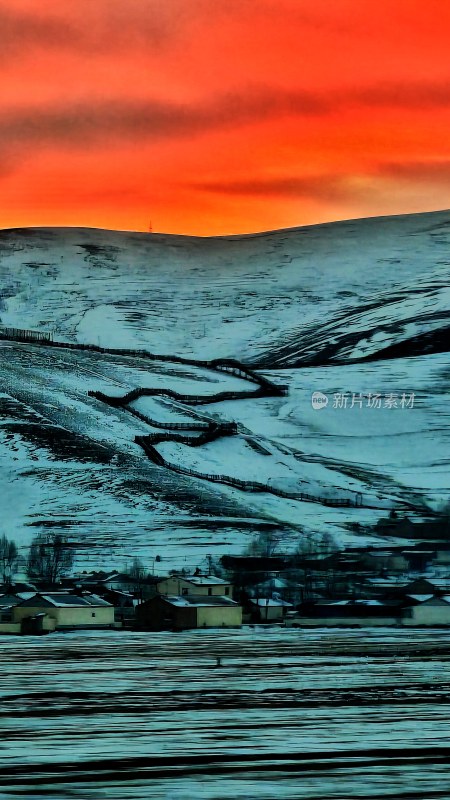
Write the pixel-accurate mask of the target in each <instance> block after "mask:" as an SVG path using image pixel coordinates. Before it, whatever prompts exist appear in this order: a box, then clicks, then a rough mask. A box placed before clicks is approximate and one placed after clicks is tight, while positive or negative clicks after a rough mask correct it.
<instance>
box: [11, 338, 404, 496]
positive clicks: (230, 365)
mask: <svg viewBox="0 0 450 800" xmlns="http://www.w3.org/2000/svg"><path fill="white" fill-rule="evenodd" d="M0 339H7V340H11V341H17V342H24V343H25V342H26V343H31V344H36V345H41V346H45V347H51V348H53V347H54V348H62V349H70V350H88V351H92V352H97V353H105V354H107V355H119V356H132V357H133V358H144V359H148V360H151V361H167V362H171V363H178V364H185V365H189V366H194V367H198V368H202V369H210V370H214V371H216V372H227V373H229V374H232V375H234V376H235V377H238V378H241V379H243V380H247V381H249V382H251V383H253V384H256V388H255V389H253V390H249V391H239V392H238V391H224V392H216V393H215V394H211V395H183V394H180V393H179V392H176V391H174V390H172V389H164V388H155V389H150V388H137V389H132V390H131V391H129V392H126V393H125V394H124V395H122V396H121V397H120V396H119V397H117V396H113V395H107V394H105V393H104V392H100V391H89V392H88V395H89V396H90V397H93V398H95V399H97V400H100V401H101V402H103V403H106V404H107V405H109V406H112V407H114V408H121V409H123V410H124V411H127V412H128V413H130V414H132V415H133V416H135V417H137V418H139V419H141V420H142V421H143V422H145V423H147V424H148V425H151V426H152V427H155V428H162V429H165V430H167V431H168V432H167V433H152V434H147V435H145V436H136V437H135V440H134V441H135V442H136V444H138V445H139V446H140V447H142V449H143V451H144V452H145V454H146V455H147V457H148V458H149V459H150V461H152V462H153V463H154V464H156V465H157V466H160V467H164V468H166V469H169V470H171V471H172V472H176V473H178V474H181V475H188V476H190V477H193V478H198V479H200V480H206V481H210V482H213V483H221V484H227V485H229V486H233V487H234V488H237V489H241V490H242V491H246V492H267V493H269V494H272V495H276V496H278V497H284V498H287V499H291V500H300V501H306V502H310V503H320V504H321V505H325V506H336V507H343V506H347V507H359V506H362V498H361V496H360V495H357V496H356V499H355V500H353V499H351V498H330V497H326V496H320V495H311V494H307V493H305V492H289V491H285V490H284V489H281V488H278V487H274V486H269V485H268V484H264V483H260V482H258V481H244V480H241V479H240V478H234V477H232V476H230V475H214V474H209V473H203V472H197V471H195V470H191V469H189V468H187V467H182V466H178V465H176V464H172V463H171V462H169V461H167V460H166V459H165V458H164V457H163V456H162V455H161V453H159V451H158V450H157V449H156V445H158V444H160V443H161V442H178V443H181V444H185V445H187V446H188V447H201V446H202V445H204V444H207V443H208V442H212V441H214V440H216V439H219V438H221V437H223V436H232V435H235V434H236V433H237V432H238V427H237V423H236V422H205V423H200V422H196V423H164V422H161V421H158V420H154V419H151V418H150V417H147V416H146V415H144V414H142V413H141V412H139V411H137V409H134V408H132V407H130V405H129V404H130V403H131V402H133V401H134V400H137V399H138V398H139V397H154V396H164V397H170V398H171V399H173V400H176V401H178V402H182V403H185V404H186V405H206V404H211V403H219V402H223V401H225V400H243V399H249V398H254V399H257V398H260V397H283V396H285V395H287V394H288V387H287V386H284V385H279V384H275V383H273V382H272V381H270V380H269V379H268V378H266V377H264V376H262V375H259V374H257V373H256V372H254V371H253V370H252V369H251V368H249V367H247V366H246V365H244V364H242V363H241V362H240V361H238V360H237V359H231V358H228V359H221V358H216V359H211V360H207V361H202V360H199V359H193V358H184V357H182V356H168V355H160V354H156V353H151V352H149V351H147V350H132V349H122V348H110V347H100V346H98V345H92V344H79V343H76V342H61V341H55V340H53V337H52V335H51V334H43V333H40V332H35V331H27V330H21V329H8V328H4V329H3V330H2V329H0ZM176 430H178V431H183V430H184V431H190V432H192V431H200V432H201V433H200V435H199V436H196V437H192V436H187V435H183V434H182V433H174V431H176ZM403 505H407V504H403ZM364 508H379V506H371V505H367V504H364Z"/></svg>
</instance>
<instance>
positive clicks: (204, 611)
mask: <svg viewBox="0 0 450 800" xmlns="http://www.w3.org/2000/svg"><path fill="white" fill-rule="evenodd" d="M241 625H242V607H241V606H210V607H206V606H204V607H202V606H200V607H197V627H198V628H238V627H240V626H241Z"/></svg>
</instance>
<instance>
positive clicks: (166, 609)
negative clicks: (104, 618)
mask: <svg viewBox="0 0 450 800" xmlns="http://www.w3.org/2000/svg"><path fill="white" fill-rule="evenodd" d="M136 621H137V626H138V627H139V628H140V629H142V630H151V631H160V630H178V631H180V630H188V629H191V628H238V627H240V626H241V625H242V607H241V606H240V605H239V604H238V603H236V602H235V601H234V600H232V599H231V598H230V597H221V596H219V595H207V594H206V593H204V594H200V595H181V596H180V595H157V596H156V597H152V598H151V599H150V600H146V601H145V602H144V603H141V604H140V605H139V606H137V608H136Z"/></svg>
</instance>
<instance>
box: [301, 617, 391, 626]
mask: <svg viewBox="0 0 450 800" xmlns="http://www.w3.org/2000/svg"><path fill="white" fill-rule="evenodd" d="M392 625H401V620H400V619H399V618H397V617H364V618H362V617H291V618H287V619H286V627H290V628H291V627H294V626H296V627H300V628H302V627H305V628H306V627H309V628H348V627H352V628H371V627H375V626H378V627H389V626H392Z"/></svg>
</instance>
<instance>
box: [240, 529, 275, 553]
mask: <svg viewBox="0 0 450 800" xmlns="http://www.w3.org/2000/svg"><path fill="white" fill-rule="evenodd" d="M280 538H281V537H280V534H277V533H274V531H270V530H269V531H261V533H260V534H259V535H258V536H256V537H255V538H254V539H252V541H251V542H250V544H249V546H248V548H247V550H246V552H245V555H247V556H262V557H263V558H270V557H271V556H275V555H276V554H277V548H278V545H279V544H280Z"/></svg>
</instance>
